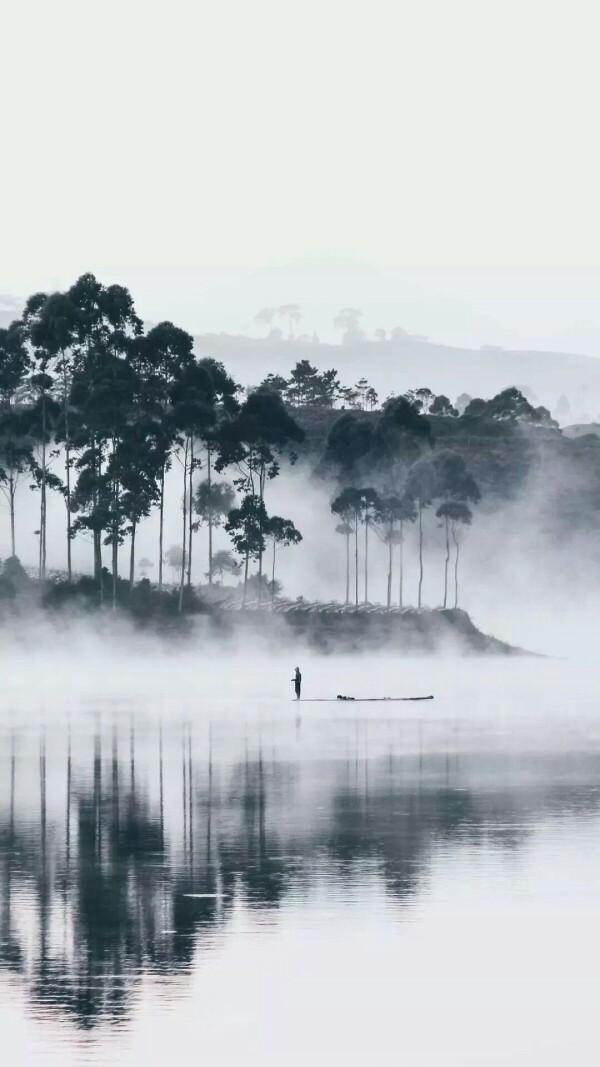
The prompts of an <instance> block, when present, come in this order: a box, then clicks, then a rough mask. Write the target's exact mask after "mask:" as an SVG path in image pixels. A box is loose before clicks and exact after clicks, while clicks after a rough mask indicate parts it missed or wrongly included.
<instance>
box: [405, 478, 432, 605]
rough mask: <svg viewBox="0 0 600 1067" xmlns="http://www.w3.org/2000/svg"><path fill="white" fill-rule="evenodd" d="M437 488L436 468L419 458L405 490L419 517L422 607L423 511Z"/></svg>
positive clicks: (420, 593) (419, 595)
mask: <svg viewBox="0 0 600 1067" xmlns="http://www.w3.org/2000/svg"><path fill="white" fill-rule="evenodd" d="M436 489H437V476H436V470H435V467H434V465H433V463H431V461H430V460H428V459H419V460H417V462H416V463H414V464H413V466H412V467H411V468H410V470H409V472H408V477H407V479H406V492H407V493H408V495H409V497H411V498H412V499H413V500H415V502H416V505H417V514H418V518H419V594H418V601H417V606H418V607H419V608H421V607H422V593H423V512H424V511H425V509H426V508H428V507H431V504H432V503H433V500H434V497H435V494H436Z"/></svg>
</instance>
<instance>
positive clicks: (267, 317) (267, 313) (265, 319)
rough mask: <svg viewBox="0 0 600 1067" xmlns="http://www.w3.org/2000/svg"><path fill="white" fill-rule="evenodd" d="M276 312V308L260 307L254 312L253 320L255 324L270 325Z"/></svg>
mask: <svg viewBox="0 0 600 1067" xmlns="http://www.w3.org/2000/svg"><path fill="white" fill-rule="evenodd" d="M276 314H277V309H276V308H261V309H260V311H257V312H256V315H255V316H254V321H255V323H256V325H257V326H272V325H273V319H274V318H275V315H276Z"/></svg>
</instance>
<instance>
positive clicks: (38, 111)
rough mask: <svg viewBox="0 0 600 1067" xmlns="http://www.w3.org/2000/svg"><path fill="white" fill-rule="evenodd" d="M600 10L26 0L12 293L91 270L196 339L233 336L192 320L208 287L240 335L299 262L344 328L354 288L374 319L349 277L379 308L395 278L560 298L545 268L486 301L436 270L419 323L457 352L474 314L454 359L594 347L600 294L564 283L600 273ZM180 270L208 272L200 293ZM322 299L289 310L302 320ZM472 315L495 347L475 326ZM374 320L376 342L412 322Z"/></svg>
mask: <svg viewBox="0 0 600 1067" xmlns="http://www.w3.org/2000/svg"><path fill="white" fill-rule="evenodd" d="M598 10H599V9H598V7H597V4H594V3H591V2H584V0H570V2H569V3H565V2H557V0H554V2H553V0H502V2H499V0H487V2H486V0H453V2H452V3H449V2H448V0H419V2H418V3H416V2H415V0H411V2H410V3H407V2H404V0H371V2H370V3H368V4H360V5H358V4H352V3H348V2H347V0H346V2H339V0H303V2H302V3H301V4H300V3H295V4H291V3H289V0H288V2H286V0H254V2H252V3H249V2H248V0H215V2H214V3H211V4H207V3H202V2H197V0H195V2H187V0H169V3H157V2H155V0H103V3H101V4H99V3H97V2H94V3H92V2H91V0H52V3H48V2H47V0H9V2H8V3H7V4H5V5H4V8H3V16H2V24H1V27H0V28H1V33H2V41H3V49H2V52H3V58H2V65H1V67H0V92H1V99H2V102H3V107H2V134H3V147H4V153H3V159H2V165H1V166H0V192H1V198H0V204H1V207H2V223H1V228H0V241H1V244H0V292H5V293H13V294H16V295H22V294H24V293H26V292H28V291H30V290H32V289H34V288H38V287H44V288H46V287H50V286H52V285H59V284H64V283H66V282H69V281H71V280H72V279H73V278H74V277H75V276H76V275H77V274H78V273H80V272H81V271H82V270H85V269H92V270H95V271H97V272H98V273H99V274H101V275H102V276H104V277H108V276H110V280H117V279H118V280H124V281H125V282H126V283H130V284H133V285H134V286H135V284H136V280H137V283H138V284H139V286H140V292H141V300H142V302H144V301H145V304H144V306H143V307H142V311H143V312H144V313H145V314H146V315H148V317H151V318H158V317H160V315H161V314H163V313H164V312H163V310H162V305H161V300H162V304H165V302H166V304H167V305H168V308H169V309H170V310H168V313H169V314H171V315H172V316H173V317H175V315H176V312H177V309H179V311H180V316H179V320H180V321H181V322H182V325H188V326H189V327H190V328H197V329H201V328H203V327H205V328H217V327H216V321H215V322H214V323H213V319H215V320H216V316H215V315H214V314H213V315H212V317H211V315H210V314H208V313H207V314H203V315H201V314H200V313H197V314H196V313H195V311H194V308H195V307H196V306H197V304H198V301H201V302H208V301H209V300H210V298H211V296H212V297H213V298H215V285H216V288H217V290H218V292H217V296H216V298H215V299H214V302H215V305H216V306H219V303H221V304H222V305H223V309H224V311H225V310H228V311H229V319H227V321H223V319H222V318H221V326H220V327H219V328H225V329H230V328H234V327H235V328H241V327H242V325H243V324H244V322H245V317H246V316H247V315H250V314H251V313H252V312H253V310H254V309H255V305H254V303H253V302H252V301H250V299H249V298H248V300H247V307H246V305H245V303H244V296H243V294H244V290H245V288H246V287H247V280H248V277H249V272H251V274H252V276H254V273H255V272H256V271H258V273H259V276H262V277H263V278H266V279H267V280H268V279H271V280H273V279H277V278H278V276H279V274H280V265H281V263H291V264H292V265H294V264H296V263H297V262H298V261H300V263H301V266H300V268H298V269H296V268H295V267H293V268H292V273H293V274H295V275H296V276H297V275H299V274H302V275H303V276H304V277H305V278H308V279H309V281H310V282H311V285H312V290H316V289H317V288H319V291H320V294H321V299H322V301H324V302H325V303H327V317H328V321H330V319H331V314H332V313H333V312H334V311H335V310H336V304H337V305H338V306H339V301H338V292H339V300H341V301H342V302H343V303H351V302H353V301H354V302H356V300H358V299H359V297H358V296H357V297H356V298H355V297H354V288H356V289H357V290H358V289H360V286H359V285H358V284H356V285H347V286H346V290H344V291H347V290H348V289H349V290H350V291H351V292H350V293H349V294H348V297H347V298H346V299H344V296H343V295H342V290H343V289H344V285H343V284H342V282H344V272H343V270H342V269H341V268H340V263H341V264H343V263H344V262H345V261H347V260H349V261H350V263H351V265H352V264H354V265H356V264H358V265H359V267H358V268H355V266H354V267H352V269H351V271H350V274H351V275H352V274H353V276H354V279H355V282H357V280H358V279H359V278H360V279H362V278H367V277H368V276H369V275H371V281H373V271H374V272H375V276H376V277H379V279H380V290H381V291H382V292H383V293H384V295H383V296H382V297H380V300H382V301H383V303H384V304H385V305H386V307H387V306H388V304H389V303H390V302H391V303H393V300H394V293H396V295H398V286H397V284H396V283H397V281H398V277H399V274H398V272H399V270H400V268H411V270H413V271H414V270H415V269H416V268H419V267H423V266H425V265H427V266H430V267H434V268H448V267H466V266H468V265H472V264H478V265H485V266H487V267H491V268H498V267H502V266H511V267H518V268H524V267H526V266H527V265H531V264H537V265H538V266H541V267H547V266H549V265H553V266H555V267H559V268H562V270H561V271H560V272H558V274H555V275H554V281H553V282H552V284H550V285H547V284H546V282H547V275H545V274H544V272H543V271H542V272H541V273H540V272H539V271H538V270H537V269H536V268H530V269H528V270H527V272H525V273H523V271H521V272H520V273H517V274H510V275H507V274H505V273H504V272H497V271H493V272H492V273H489V272H488V273H487V274H486V275H485V278H487V281H486V282H485V283H484V284H483V286H482V284H481V283H480V282H478V280H477V275H476V274H474V273H473V271H468V272H467V273H466V274H465V273H462V274H451V273H449V272H448V271H445V270H441V271H440V270H438V271H436V272H434V273H433V275H431V274H430V273H429V274H427V276H426V280H425V290H426V292H427V293H428V294H429V296H427V298H426V300H425V303H426V304H427V309H428V310H427V315H426V316H423V317H424V318H426V319H427V321H425V322H424V323H423V322H421V321H420V320H419V315H418V314H417V315H415V316H414V321H408V322H407V323H405V324H406V325H407V326H408V328H412V329H416V330H419V331H420V332H426V333H428V334H429V335H433V336H438V337H439V336H440V329H436V325H437V320H436V309H437V310H439V307H438V304H437V303H436V300H437V298H438V297H440V299H441V301H442V304H443V305H445V311H444V307H442V310H441V322H440V324H439V326H440V328H441V326H442V325H443V326H444V328H445V329H446V328H447V329H450V334H451V332H452V331H451V320H452V314H450V315H449V316H448V314H447V312H448V301H449V302H450V304H452V303H453V302H454V304H455V305H456V303H457V302H458V304H460V307H461V309H462V310H461V311H460V316H462V319H461V322H462V325H461V326H460V328H457V337H456V338H453V336H452V335H450V336H449V337H448V339H449V340H453V339H459V335H460V336H464V339H465V340H466V341H468V338H469V337H470V336H471V334H472V341H473V343H474V342H475V341H476V340H477V339H478V338H479V340H480V341H486V340H488V341H491V342H496V343H497V342H498V341H500V340H502V337H504V338H505V339H506V340H507V341H508V343H511V342H513V341H516V343H527V341H528V339H535V338H538V339H539V338H541V339H543V336H545V333H544V331H545V330H546V325H545V322H544V321H541V320H545V318H546V317H547V316H548V329H549V330H550V333H551V334H552V333H553V332H556V331H558V333H560V331H561V330H562V331H564V330H565V329H566V330H567V332H568V331H569V330H570V329H572V328H574V327H575V328H577V329H580V330H581V329H582V328H583V330H584V334H585V331H586V330H587V331H588V333H589V334H590V336H592V337H593V339H594V341H593V343H592V342H591V341H590V345H589V347H593V345H594V344H595V343H596V342H597V341H598V338H600V329H597V328H596V323H595V322H594V321H591V320H592V319H593V318H594V315H595V311H594V306H595V303H596V300H597V294H598V291H599V289H600V284H599V279H600V274H598V273H593V274H591V275H590V274H586V275H585V279H587V280H586V281H585V283H584V284H583V290H584V292H583V295H582V293H581V291H580V289H581V286H580V278H581V277H582V275H581V274H572V273H571V272H567V271H566V270H565V268H572V267H574V266H578V267H580V268H581V267H590V266H594V265H597V264H598V262H599V257H598V249H599V248H600V217H599V214H598V208H597V204H598V190H599V189H600V174H599V170H600V160H599V155H598V148H597V140H598V139H597V137H596V126H597V116H596V107H597V100H598V96H599V93H598V90H599V88H600V86H599V82H600V74H599V68H598V63H597V41H598V33H599V30H600V25H599V22H600V19H599V14H598ZM331 257H333V259H332V258H331ZM363 264H364V265H366V266H364V269H363V266H362V265H363ZM149 268H154V269H153V270H150V271H149ZM172 268H180V270H179V272H178V274H173V273H172ZM181 268H202V272H201V280H200V281H199V278H200V275H199V274H197V273H194V272H193V271H192V272H191V273H190V271H185V270H183V271H182V270H181ZM261 272H263V273H262V275H261ZM324 275H327V277H326V278H324ZM401 277H404V278H405V279H406V278H407V277H412V276H411V275H410V271H409V272H408V274H407V272H406V271H403V272H401ZM416 277H417V282H416V283H415V284H417V289H418V292H419V294H422V291H423V274H422V273H421V274H420V275H419V274H418V272H417V275H416ZM182 278H183V279H184V281H183V284H182V281H181V280H182ZM215 278H216V282H215V281H214V279H215ZM340 278H341V282H340ZM382 278H385V279H387V281H386V282H385V284H384V283H383V281H381V279H382ZM419 278H420V279H421V280H420V281H419ZM432 278H433V281H432ZM395 284H396V289H394V285H395ZM311 285H308V286H307V292H306V294H305V293H304V289H303V288H302V286H301V285H300V286H299V287H298V288H297V290H296V292H292V291H290V289H291V288H292V287H291V286H290V287H289V289H288V295H287V299H289V300H300V301H301V300H302V299H303V298H305V299H307V300H308V302H309V303H310V302H311V300H312V297H311V296H310V293H309V292H308V290H310V289H311ZM328 285H330V291H331V296H330V297H329V295H328V293H324V288H325V289H327V286H328ZM523 286H525V287H524V288H523ZM540 286H541V290H540ZM267 288H268V286H266V285H265V287H264V289H265V299H262V300H261V302H262V303H265V302H270V301H269V296H268V295H267V293H266V290H267ZM375 288H376V285H375ZM178 289H179V294H178ZM409 289H410V286H409ZM259 290H260V285H259V286H258V288H257V289H256V296H257V298H258V296H259V295H260V294H259ZM312 290H311V291H312ZM361 291H362V290H361ZM260 292H262V290H260ZM557 294H558V305H557ZM134 295H137V294H136V293H135V292H134ZM400 296H401V297H402V300H408V301H409V303H410V300H411V293H410V292H409V293H408V296H407V294H406V293H405V291H404V290H402V292H401V294H400ZM430 297H431V299H430ZM253 299H254V291H253ZM277 299H278V297H277V298H276V300H277ZM282 299H285V298H282ZM419 299H421V296H418V297H417V303H418V302H419ZM402 300H400V306H399V310H400V311H402V306H401V305H402ZM427 301H429V303H427ZM363 302H364V301H363ZM530 302H531V307H524V306H523V305H524V303H525V304H529V303H530ZM233 304H235V305H236V310H235V313H234V312H233V311H232V305H233ZM238 305H239V309H238ZM329 305H331V307H329ZM429 305H431V306H429ZM469 307H471V310H472V311H473V313H474V315H475V317H477V316H483V318H484V319H486V320H488V321H487V326H486V330H487V332H486V330H484V329H483V324H482V323H480V327H481V329H479V332H478V329H477V328H475V327H473V326H472V325H471V327H469V326H468V323H467V319H468V317H469ZM391 313H392V311H391V309H390V315H391ZM194 314H195V315H196V321H194V322H192V318H194ZM386 314H387V312H386ZM373 316H374V317H373V321H372V323H370V325H372V326H373V327H375V326H377V325H385V326H392V325H395V324H397V323H398V322H402V318H401V316H399V315H397V316H396V318H395V319H394V318H391V320H390V318H388V321H386V322H383V321H381V322H377V321H376V317H375V311H373ZM226 318H227V316H226ZM317 318H318V316H317ZM409 319H410V315H409ZM446 319H449V320H450V321H449V322H448V324H447V325H446V323H445V320H446ZM598 319H599V320H600V313H599V314H598ZM229 320H230V321H229ZM429 320H432V321H431V322H430V321H429ZM493 323H496V325H497V327H498V332H497V334H494V327H493ZM428 325H429V328H427V326H428ZM488 327H489V329H488ZM461 331H462V332H461ZM503 331H508V333H507V334H506V333H505V334H503ZM546 332H547V330H546ZM484 334H485V336H484ZM446 336H448V334H447V333H446ZM440 339H441V338H440ZM578 347H579V348H580V349H581V347H582V345H581V344H579V345H578ZM598 351H599V354H600V343H598Z"/></svg>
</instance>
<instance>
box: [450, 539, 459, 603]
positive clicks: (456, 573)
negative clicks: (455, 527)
mask: <svg viewBox="0 0 600 1067" xmlns="http://www.w3.org/2000/svg"><path fill="white" fill-rule="evenodd" d="M452 540H453V541H454V544H455V545H456V558H455V560H454V607H455V609H456V608H457V607H458V558H459V554H460V543H459V540H458V537H457V536H456V533H455V532H454V531H452Z"/></svg>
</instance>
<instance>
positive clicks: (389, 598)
mask: <svg viewBox="0 0 600 1067" xmlns="http://www.w3.org/2000/svg"><path fill="white" fill-rule="evenodd" d="M392 537H393V535H392V531H391V530H390V531H389V534H388V579H387V609H388V611H389V610H390V608H391V606H392V567H393V565H394V542H393V540H392Z"/></svg>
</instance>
